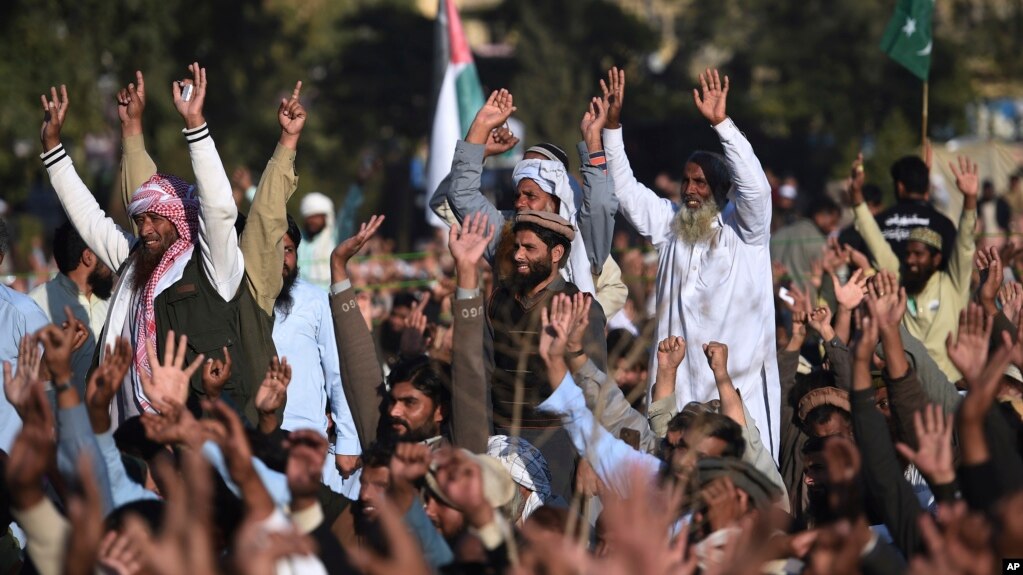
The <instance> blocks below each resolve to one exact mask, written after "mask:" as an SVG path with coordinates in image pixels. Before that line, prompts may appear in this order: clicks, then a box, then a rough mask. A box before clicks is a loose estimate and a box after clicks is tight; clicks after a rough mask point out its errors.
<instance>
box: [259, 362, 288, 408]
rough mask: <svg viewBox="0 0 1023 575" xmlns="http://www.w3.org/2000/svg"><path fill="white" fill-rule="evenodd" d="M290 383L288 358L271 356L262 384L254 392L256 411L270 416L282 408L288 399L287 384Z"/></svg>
mask: <svg viewBox="0 0 1023 575" xmlns="http://www.w3.org/2000/svg"><path fill="white" fill-rule="evenodd" d="M289 383H291V366H290V365H288V358H286V357H282V358H280V359H277V356H276V355H275V356H273V359H271V360H270V367H269V368H268V369H267V370H266V375H265V376H264V377H263V383H261V384H260V386H259V390H257V391H256V400H255V401H256V411H258V412H260V413H266V414H272V413H276V412H277V410H278V409H280V408H281V407H283V406H284V401H285V400H286V399H287V397H288V384H289Z"/></svg>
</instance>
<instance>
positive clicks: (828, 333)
mask: <svg viewBox="0 0 1023 575" xmlns="http://www.w3.org/2000/svg"><path fill="white" fill-rule="evenodd" d="M809 322H810V327H812V328H813V329H814V331H816V332H817V333H819V334H820V335H821V338H822V339H823V340H824V341H831V340H832V339H834V337H835V330H834V328H832V327H831V308H830V307H828V304H824V305H822V306H820V307H818V308H816V309H814V310H813V311H811V312H810V318H809Z"/></svg>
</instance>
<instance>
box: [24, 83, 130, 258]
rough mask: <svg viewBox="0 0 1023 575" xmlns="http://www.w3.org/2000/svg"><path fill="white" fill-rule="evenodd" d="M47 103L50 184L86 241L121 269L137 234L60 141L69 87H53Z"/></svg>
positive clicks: (42, 133) (46, 156)
mask: <svg viewBox="0 0 1023 575" xmlns="http://www.w3.org/2000/svg"><path fill="white" fill-rule="evenodd" d="M40 98H41V100H42V103H43V114H44V118H43V126H42V129H41V130H40V134H39V139H40V140H41V141H42V143H43V154H42V156H40V157H41V158H42V160H43V165H44V166H45V167H46V173H47V174H48V175H49V177H50V184H51V185H52V186H53V189H54V190H55V191H56V192H57V198H58V199H59V200H60V205H61V206H63V207H64V212H65V213H66V214H67V217H68V219H69V220H71V223H72V224H73V225H74V226H75V229H76V230H78V233H79V234H81V236H82V239H84V240H85V243H86V244H87V245H88V246H89V249H91V250H92V251H93V252H94V253H95V254H96V255H97V256H99V258H100V259H101V260H103V263H105V264H107V266H109V267H110V269H112V270H115V271H116V270H119V269H120V267H121V264H123V263H124V261H125V260H126V259H128V252H129V251H130V250H131V246H132V244H133V243H134V242H135V236H134V235H133V234H131V233H130V232H129V231H127V230H124V229H122V228H121V227H120V226H118V225H117V224H115V223H114V220H113V219H111V218H110V217H108V216H107V215H106V214H105V213H104V212H103V209H102V208H100V207H99V204H98V203H97V202H96V198H94V197H93V195H92V192H90V191H89V188H87V187H86V186H85V183H84V182H82V179H81V178H80V177H78V173H77V172H76V171H75V168H74V163H72V161H71V157H70V156H68V155H67V152H66V151H64V146H63V145H62V144H61V143H60V130H61V128H62V127H63V125H64V120H65V119H66V117H67V111H68V107H69V104H70V101H69V100H68V96H67V87H65V86H63V85H62V86H61V87H60V96H59V97H58V96H57V89H56V88H52V87H51V88H50V98H49V99H47V97H46V96H45V95H43V96H41V97H40Z"/></svg>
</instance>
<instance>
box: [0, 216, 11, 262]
mask: <svg viewBox="0 0 1023 575" xmlns="http://www.w3.org/2000/svg"><path fill="white" fill-rule="evenodd" d="M10 242H11V237H10V235H8V232H7V222H5V221H4V219H3V218H0V255H4V254H6V253H7V250H8V249H9V248H10Z"/></svg>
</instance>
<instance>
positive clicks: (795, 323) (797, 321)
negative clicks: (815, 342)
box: [785, 311, 810, 351]
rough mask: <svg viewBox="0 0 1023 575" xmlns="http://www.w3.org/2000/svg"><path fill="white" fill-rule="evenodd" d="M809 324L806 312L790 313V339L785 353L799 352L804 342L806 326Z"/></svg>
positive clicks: (808, 315) (808, 316)
mask: <svg viewBox="0 0 1023 575" xmlns="http://www.w3.org/2000/svg"><path fill="white" fill-rule="evenodd" d="M809 322H810V313H809V312H806V311H793V312H792V337H790V338H789V343H788V344H787V345H786V346H785V351H799V350H800V349H801V348H802V347H803V342H805V341H806V334H807V331H806V326H807V324H808V323H809Z"/></svg>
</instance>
